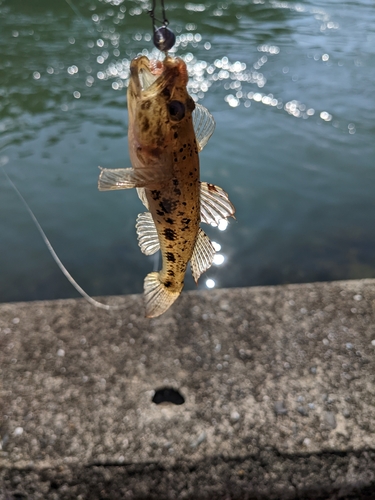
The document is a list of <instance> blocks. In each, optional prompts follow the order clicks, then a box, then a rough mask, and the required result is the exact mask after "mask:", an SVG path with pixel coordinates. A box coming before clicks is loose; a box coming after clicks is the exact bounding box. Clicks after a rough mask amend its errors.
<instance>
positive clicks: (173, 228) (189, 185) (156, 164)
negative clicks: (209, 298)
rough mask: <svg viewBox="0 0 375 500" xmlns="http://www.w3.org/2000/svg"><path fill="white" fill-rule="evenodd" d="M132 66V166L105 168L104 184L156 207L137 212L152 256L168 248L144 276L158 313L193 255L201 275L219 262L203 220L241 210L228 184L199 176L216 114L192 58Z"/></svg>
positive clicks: (152, 313) (149, 312) (174, 294)
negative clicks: (195, 85)
mask: <svg viewBox="0 0 375 500" xmlns="http://www.w3.org/2000/svg"><path fill="white" fill-rule="evenodd" d="M130 72H131V76H130V80H129V87H128V112H129V132H128V142H129V156H130V160H131V163H132V168H128V169H102V171H101V173H100V176H99V184H98V186H99V189H100V190H103V191H104V190H111V189H129V188H134V187H135V188H137V191H138V194H139V197H140V198H141V200H142V202H143V204H144V205H145V206H146V208H147V209H148V210H149V212H146V213H144V214H140V215H139V216H138V219H137V224H136V228H137V233H138V239H139V244H140V247H141V250H142V251H143V252H144V253H145V254H146V255H151V254H152V253H154V252H155V251H157V250H158V249H159V248H160V250H161V254H162V269H161V270H160V272H153V273H149V274H148V275H147V276H146V278H145V282H144V295H145V303H146V316H147V317H156V316H159V315H160V314H163V313H164V312H165V311H166V310H167V309H168V308H169V307H170V306H171V305H172V304H173V302H174V301H175V300H176V299H177V298H178V296H179V295H180V293H181V290H182V288H183V286H184V277H185V273H186V268H187V265H188V263H189V261H190V262H191V268H192V272H193V277H194V279H195V281H198V278H199V276H200V275H201V274H202V272H204V271H206V270H207V269H208V268H209V267H210V265H211V264H212V261H213V256H214V253H215V251H214V249H213V246H212V244H211V242H210V240H209V239H208V237H207V236H206V235H205V233H204V232H203V231H202V229H201V228H200V222H201V214H202V215H204V222H208V223H217V221H218V220H220V218H227V217H229V216H233V214H234V212H235V210H234V207H233V205H232V204H231V203H230V202H229V199H228V197H227V194H226V193H225V192H224V191H223V190H221V188H218V187H217V186H214V185H213V184H207V183H201V182H200V173H199V155H198V153H199V151H200V150H201V149H202V148H203V147H204V145H205V144H206V143H207V141H208V138H209V137H210V136H211V134H212V132H213V130H214V120H213V118H212V116H211V115H210V113H209V112H208V111H207V110H206V109H205V108H203V106H201V105H199V104H197V105H196V104H195V103H194V100H193V99H192V98H191V96H190V95H189V94H188V92H187V83H188V74H187V68H186V64H185V62H184V61H183V60H182V59H179V58H174V57H170V56H166V58H165V59H164V61H162V62H161V61H150V60H149V59H148V58H147V57H145V56H141V57H138V58H135V59H133V61H132V63H131V68H130ZM196 106H197V107H198V109H196ZM194 110H195V114H194ZM197 111H199V113H197ZM197 117H198V118H199V120H198V119H197ZM195 122H196V123H195ZM194 126H196V127H198V130H199V132H198V133H197V135H196V131H195V128H194ZM201 200H204V203H205V207H201ZM203 208H204V210H203Z"/></svg>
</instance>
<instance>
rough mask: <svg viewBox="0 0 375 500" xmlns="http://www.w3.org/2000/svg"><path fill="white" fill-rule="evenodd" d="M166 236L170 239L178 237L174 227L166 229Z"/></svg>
mask: <svg viewBox="0 0 375 500" xmlns="http://www.w3.org/2000/svg"><path fill="white" fill-rule="evenodd" d="M164 236H165V238H166V239H167V240H169V241H174V240H175V239H176V232H175V231H173V229H169V227H168V228H167V229H164Z"/></svg>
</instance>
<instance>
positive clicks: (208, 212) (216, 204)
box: [200, 182, 236, 226]
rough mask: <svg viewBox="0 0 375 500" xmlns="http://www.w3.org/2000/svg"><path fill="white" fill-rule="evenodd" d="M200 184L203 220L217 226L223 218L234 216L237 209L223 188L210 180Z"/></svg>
mask: <svg viewBox="0 0 375 500" xmlns="http://www.w3.org/2000/svg"><path fill="white" fill-rule="evenodd" d="M200 185H201V190H200V191H201V221H202V222H205V223H206V224H213V225H216V226H217V225H218V224H219V222H220V221H221V220H222V219H227V218H228V217H233V218H234V214H235V212H236V209H235V208H234V206H233V205H232V203H231V202H230V200H229V197H228V194H227V193H226V192H225V191H224V190H223V189H221V188H220V187H219V186H215V185H214V184H209V183H208V182H201V183H200Z"/></svg>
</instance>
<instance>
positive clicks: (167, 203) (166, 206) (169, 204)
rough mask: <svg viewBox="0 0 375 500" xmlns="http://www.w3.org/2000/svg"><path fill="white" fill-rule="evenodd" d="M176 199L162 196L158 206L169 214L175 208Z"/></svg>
mask: <svg viewBox="0 0 375 500" xmlns="http://www.w3.org/2000/svg"><path fill="white" fill-rule="evenodd" d="M176 205H177V201H172V200H169V199H168V198H163V199H162V200H161V202H160V203H159V207H160V208H161V209H162V210H163V211H164V212H165V213H166V214H170V213H171V212H173V210H174V209H175V208H176Z"/></svg>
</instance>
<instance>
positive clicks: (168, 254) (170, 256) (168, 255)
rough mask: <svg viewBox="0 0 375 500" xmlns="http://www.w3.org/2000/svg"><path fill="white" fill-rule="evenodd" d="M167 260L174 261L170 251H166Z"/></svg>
mask: <svg viewBox="0 0 375 500" xmlns="http://www.w3.org/2000/svg"><path fill="white" fill-rule="evenodd" d="M167 261H168V262H176V259H175V257H174V254H173V253H172V252H167Z"/></svg>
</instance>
